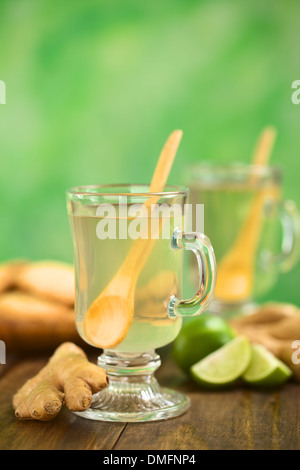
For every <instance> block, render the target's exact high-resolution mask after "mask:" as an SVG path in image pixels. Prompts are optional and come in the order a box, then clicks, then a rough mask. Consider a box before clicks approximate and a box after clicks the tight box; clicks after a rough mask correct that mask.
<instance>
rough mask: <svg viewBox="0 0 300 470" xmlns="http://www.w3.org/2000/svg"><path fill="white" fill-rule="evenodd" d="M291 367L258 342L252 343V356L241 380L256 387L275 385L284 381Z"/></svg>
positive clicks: (289, 375) (290, 372) (289, 373)
mask: <svg viewBox="0 0 300 470" xmlns="http://www.w3.org/2000/svg"><path fill="white" fill-rule="evenodd" d="M291 375H292V371H291V369H289V367H288V366H286V365H285V364H284V363H283V362H282V361H280V360H279V359H277V357H275V356H274V355H273V354H272V353H271V352H270V351H268V350H267V349H266V348H265V347H264V346H261V345H260V344H253V345H252V358H251V361H250V364H249V367H248V369H247V370H246V372H245V373H244V375H243V380H244V381H245V382H247V383H249V384H251V385H256V386H258V387H275V386H279V385H281V384H283V383H284V382H286V381H287V380H288V379H289V378H290V377H291Z"/></svg>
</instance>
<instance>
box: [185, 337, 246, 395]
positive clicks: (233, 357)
mask: <svg viewBox="0 0 300 470" xmlns="http://www.w3.org/2000/svg"><path fill="white" fill-rule="evenodd" d="M250 360H251V346H250V343H249V341H248V339H247V338H246V337H245V336H237V337H236V338H234V339H233V340H231V341H230V342H229V343H227V344H225V346H222V348H220V349H218V350H217V351H215V352H213V353H212V354H210V355H209V356H207V357H205V358H204V359H202V360H201V361H199V362H197V363H196V364H194V365H193V366H192V367H191V375H192V377H193V378H194V380H195V381H196V382H197V383H199V384H200V385H204V386H209V387H213V388H217V387H223V386H225V385H230V384H232V383H234V382H235V381H236V380H237V379H238V378H239V377H240V376H241V375H243V373H244V372H245V370H246V369H247V367H248V366H249V363H250Z"/></svg>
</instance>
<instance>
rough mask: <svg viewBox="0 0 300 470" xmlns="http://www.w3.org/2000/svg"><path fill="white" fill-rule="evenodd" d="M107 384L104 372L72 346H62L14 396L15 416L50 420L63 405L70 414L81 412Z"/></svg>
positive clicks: (71, 344) (70, 344) (25, 418)
mask: <svg viewBox="0 0 300 470" xmlns="http://www.w3.org/2000/svg"><path fill="white" fill-rule="evenodd" d="M107 385H108V377H107V375H106V372H105V370H104V369H101V368H100V367H98V366H97V365H96V364H92V363H90V362H89V361H88V359H87V357H86V355H85V353H84V352H83V350H82V349H80V348H79V347H78V346H76V345H75V344H73V343H63V344H62V345H61V346H59V347H58V348H57V349H56V351H55V352H54V354H53V356H52V357H51V358H50V360H49V362H48V363H47V364H46V366H45V367H43V369H41V370H40V372H39V373H38V374H37V375H35V376H34V377H32V378H31V379H29V380H27V382H26V383H25V384H24V385H23V387H21V388H20V390H19V391H18V392H17V393H16V394H15V395H14V397H13V407H14V409H15V415H16V417H17V418H18V419H20V420H34V419H35V420H38V421H50V420H51V419H53V418H55V416H56V415H57V414H58V413H59V412H60V410H61V408H62V406H63V404H64V403H65V404H66V406H67V408H68V409H69V410H71V411H84V410H86V409H88V408H89V406H90V404H91V402H92V395H93V393H96V392H100V391H101V390H103V389H104V388H105V387H107Z"/></svg>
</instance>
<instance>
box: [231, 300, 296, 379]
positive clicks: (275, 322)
mask: <svg viewBox="0 0 300 470" xmlns="http://www.w3.org/2000/svg"><path fill="white" fill-rule="evenodd" d="M229 323H230V325H231V326H232V328H233V329H235V330H236V331H237V333H239V334H243V335H245V336H247V337H248V339H249V341H250V342H252V343H259V344H262V345H263V346H265V347H266V348H267V349H268V350H269V351H271V352H272V353H273V354H274V355H275V356H277V357H278V358H279V359H281V360H282V361H283V362H285V363H286V364H287V365H288V366H289V367H290V368H291V369H292V370H293V373H294V379H295V380H296V381H297V382H300V364H293V362H292V354H293V352H294V351H295V350H294V349H293V348H292V344H293V342H294V341H295V340H300V309H299V308H298V307H296V306H294V305H291V304H283V303H282V304H281V303H267V304H265V305H262V306H261V307H259V309H258V310H257V311H256V312H254V313H253V314H252V315H249V316H244V317H239V318H234V319H232V320H230V322H229Z"/></svg>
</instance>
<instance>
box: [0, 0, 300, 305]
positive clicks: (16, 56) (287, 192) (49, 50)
mask: <svg viewBox="0 0 300 470" xmlns="http://www.w3.org/2000/svg"><path fill="white" fill-rule="evenodd" d="M299 18H300V4H299V2H297V1H296V0H295V1H288V2H284V1H276V2H274V1H273V0H268V1H261V0H254V1H252V2H245V1H244V2H237V1H236V0H219V1H211V0H210V1H192V0H190V1H186V0H164V1H158V0H153V1H151V2H141V1H140V0H128V1H126V2H124V1H123V0H109V1H108V0H106V1H101V0H85V1H84V2H83V1H78V0H77V1H76V0H73V1H72V2H61V1H58V0H44V1H43V2H41V1H40V0H1V2H0V79H1V80H4V81H5V82H6V87H7V104H6V105H1V106H0V122H1V126H0V142H1V157H0V158H1V160H0V161H1V166H0V168H1V170H0V201H1V210H0V223H1V231H0V250H1V251H0V258H1V259H2V260H5V259H9V258H16V257H25V258H32V259H39V258H54V259H62V260H67V261H70V260H71V259H72V244H71V236H70V231H69V226H68V219H67V215H66V208H65V189H66V188H68V187H71V186H74V185H80V184H101V183H118V182H149V180H150V178H151V174H152V171H153V169H154V166H155V162H156V159H157V157H158V154H159V152H160V149H161V147H162V145H163V143H164V140H165V138H166V137H167V135H168V134H169V133H170V132H171V131H172V130H173V129H174V128H181V129H183V130H184V139H183V141H182V144H181V147H180V151H179V153H178V156H177V159H176V162H175V165H174V168H173V170H172V174H171V177H170V182H172V183H176V184H180V183H184V181H183V172H184V168H185V165H186V164H187V163H188V162H200V161H204V160H205V161H214V162H220V161H222V162H231V161H236V160H239V161H244V162H248V161H249V159H250V157H251V154H252V150H253V147H254V143H255V140H256V138H257V136H258V134H259V132H260V131H261V129H262V128H263V127H264V126H265V125H266V124H273V125H275V126H276V127H277V128H278V140H277V144H276V148H275V151H274V155H273V162H274V163H276V164H280V165H281V166H282V168H283V170H284V197H288V198H291V199H294V200H296V202H297V203H298V204H299V205H300V195H299V176H298V175H299V174H300V159H299V147H300V132H299V124H300V106H296V105H293V104H292V102H291V94H292V90H291V83H292V81H294V80H296V79H300V76H299V73H300V71H299V50H298V45H299V39H300V28H299ZM299 275H300V265H299V264H298V266H297V267H295V268H294V269H293V271H291V272H290V273H289V274H285V275H281V277H280V279H279V281H278V283H277V285H276V286H275V287H274V289H273V291H272V292H270V293H269V295H268V298H272V299H277V300H285V301H292V302H297V303H298V304H300V290H299V287H298V284H299Z"/></svg>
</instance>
